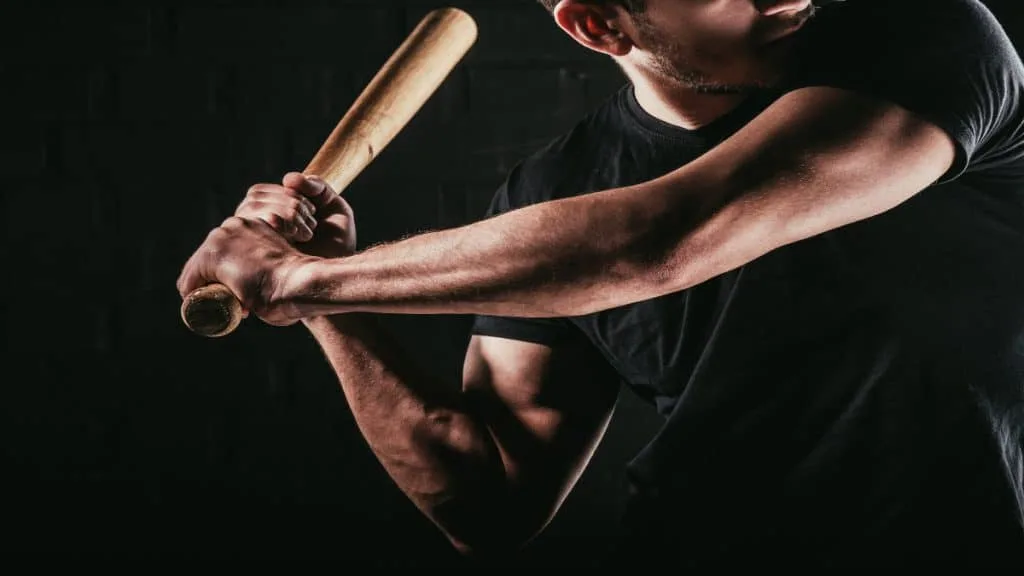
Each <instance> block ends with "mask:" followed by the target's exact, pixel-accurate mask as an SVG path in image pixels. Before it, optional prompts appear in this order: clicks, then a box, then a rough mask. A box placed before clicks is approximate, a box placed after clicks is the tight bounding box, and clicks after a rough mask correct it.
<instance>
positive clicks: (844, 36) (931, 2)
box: [808, 0, 1016, 61]
mask: <svg viewBox="0 0 1024 576" xmlns="http://www.w3.org/2000/svg"><path fill="white" fill-rule="evenodd" d="M808 32H809V33H808V36H809V38H810V41H811V42H812V43H814V44H817V45H821V46H825V47H827V48H829V49H830V50H832V51H833V52H832V53H833V54H834V53H835V52H849V53H855V54H871V53H876V54H881V53H885V54H886V55H888V56H890V57H892V56H898V54H893V53H892V52H890V51H889V49H891V48H892V47H893V46H901V47H909V46H916V47H919V48H920V49H921V50H931V51H935V52H956V53H960V54H968V53H971V54H973V55H975V56H976V57H977V58H981V59H986V60H990V61H991V60H997V61H1006V60H1014V59H1016V50H1015V48H1014V46H1013V43H1012V42H1011V40H1010V39H1009V38H1008V36H1007V35H1006V32H1005V30H1004V29H1003V27H1002V25H1001V23H1000V22H999V21H998V19H997V18H996V17H995V15H994V14H993V13H992V12H991V11H990V10H989V9H988V8H987V7H986V6H985V5H984V4H983V3H982V2H980V1H979V0H898V1H893V0H838V1H833V2H828V3H825V5H824V6H823V7H822V8H821V9H820V10H819V11H818V13H817V15H816V16H815V18H814V19H813V20H812V21H811V22H810V23H809V26H808ZM915 52H917V51H911V53H915ZM828 55H829V53H826V56H828Z"/></svg>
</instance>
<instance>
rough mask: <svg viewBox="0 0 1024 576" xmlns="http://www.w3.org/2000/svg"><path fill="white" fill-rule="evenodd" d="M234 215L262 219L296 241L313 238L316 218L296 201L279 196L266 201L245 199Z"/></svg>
mask: <svg viewBox="0 0 1024 576" xmlns="http://www.w3.org/2000/svg"><path fill="white" fill-rule="evenodd" d="M235 216H238V217H239V218H245V219H248V220H262V221H264V222H266V223H267V224H269V225H270V227H271V228H273V229H274V230H276V231H277V232H278V233H279V234H281V235H282V236H284V237H285V238H288V239H289V240H293V241H296V242H307V241H309V240H311V239H312V238H313V230H315V229H316V219H315V218H313V217H312V216H310V215H308V214H307V213H306V212H305V211H304V210H303V208H302V207H301V206H300V205H299V204H298V203H296V202H294V201H290V200H288V199H287V198H284V199H282V198H281V197H280V196H278V197H274V198H271V199H270V200H268V201H262V200H246V201H245V202H243V203H242V204H241V205H240V206H239V207H238V209H237V210H236V211H235Z"/></svg>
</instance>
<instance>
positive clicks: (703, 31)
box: [691, 0, 759, 54]
mask: <svg viewBox="0 0 1024 576" xmlns="http://www.w3.org/2000/svg"><path fill="white" fill-rule="evenodd" d="M758 18H759V15H758V13H757V11H756V10H755V9H754V6H753V3H752V2H750V1H749V0H741V1H726V2H715V3H712V4H709V5H706V6H705V10H703V11H701V13H700V14H695V15H694V19H693V20H692V21H691V24H692V26H691V28H692V32H691V34H692V37H693V44H694V46H696V47H699V49H700V50H701V51H702V52H706V53H708V54H735V53H736V52H737V51H742V50H746V49H748V48H749V47H750V45H751V44H752V39H753V37H754V35H755V34H754V32H755V29H756V27H757V21H758Z"/></svg>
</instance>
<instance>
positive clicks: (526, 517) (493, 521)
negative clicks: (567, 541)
mask: <svg viewBox="0 0 1024 576" xmlns="http://www.w3.org/2000/svg"><path fill="white" fill-rule="evenodd" d="M502 501H504V499H502ZM463 510H464V511H465V512H466V513H464V514H458V513H455V511H454V510H451V509H449V510H447V511H446V510H441V509H438V510H435V513H434V514H433V516H434V519H435V522H436V523H437V525H438V526H439V527H440V528H441V530H442V532H443V533H444V535H445V536H446V537H447V539H448V541H449V542H450V543H451V544H452V546H453V547H454V548H455V550H456V551H457V552H458V553H459V554H461V555H462V556H463V557H466V558H469V559H474V560H484V559H502V558H508V557H510V556H513V555H515V554H517V553H518V552H520V551H521V550H522V549H523V548H525V547H526V546H527V545H528V544H529V543H530V542H531V541H533V539H534V538H536V537H537V536H538V535H539V534H540V533H541V532H543V530H544V528H545V527H546V526H547V524H548V522H549V521H550V517H549V516H550V515H545V516H544V517H543V518H540V517H538V516H537V515H536V514H526V513H524V511H523V510H513V506H510V505H504V504H496V503H493V501H492V503H490V504H489V505H480V504H479V503H476V504H473V505H471V506H467V507H465V508H463Z"/></svg>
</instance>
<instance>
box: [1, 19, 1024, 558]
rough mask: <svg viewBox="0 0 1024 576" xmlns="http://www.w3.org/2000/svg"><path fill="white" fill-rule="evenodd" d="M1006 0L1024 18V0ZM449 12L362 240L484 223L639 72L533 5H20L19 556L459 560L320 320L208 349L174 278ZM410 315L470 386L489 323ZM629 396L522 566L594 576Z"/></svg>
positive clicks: (15, 547) (618, 491)
mask: <svg viewBox="0 0 1024 576" xmlns="http://www.w3.org/2000/svg"><path fill="white" fill-rule="evenodd" d="M681 1H682V0H681ZM988 4H989V5H990V7H991V8H992V9H993V10H994V11H995V12H996V14H997V16H999V17H1000V18H1001V19H1002V21H1003V23H1004V26H1006V28H1007V29H1008V30H1009V31H1010V32H1011V35H1012V36H1014V37H1020V35H1021V34H1022V33H1024V17H1022V15H1021V14H1020V12H1021V9H1020V7H1019V6H1018V4H1019V0H998V1H992V2H989V3H988ZM441 5H453V6H458V7H461V8H463V9H465V10H467V11H468V12H469V13H470V14H472V15H473V16H474V17H475V18H476V20H477V23H478V25H479V29H480V37H479V41H478V42H477V44H476V45H475V46H474V48H473V49H472V51H471V52H470V54H469V55H468V57H467V58H466V59H465V60H464V61H463V63H462V64H460V66H459V67H458V68H457V69H456V71H455V72H454V73H453V74H452V76H451V77H450V78H449V79H448V81H446V82H445V84H444V85H443V86H442V87H441V89H440V90H439V91H438V93H437V94H436V95H435V96H434V97H433V98H431V100H430V101H429V102H428V103H427V105H426V106H425V107H424V109H423V110H422V111H421V113H420V114H419V115H417V117H416V118H415V119H414V120H413V121H412V122H411V123H410V125H409V126H408V127H407V128H406V129H405V130H404V131H403V132H402V133H401V134H400V135H399V136H398V137H397V138H396V139H395V141H394V142H393V143H392V144H391V145H390V146H389V147H388V148H387V149H386V150H385V151H384V153H383V154H382V155H381V156H380V158H379V159H378V160H377V161H376V162H375V163H374V164H372V165H371V166H370V167H369V168H368V169H367V170H366V171H365V172H364V173H363V174H362V175H361V176H360V177H359V178H358V180H357V181H356V182H354V183H353V184H352V186H351V187H350V188H349V189H348V191H347V192H346V196H347V197H348V199H349V201H350V202H351V204H352V205H353V207H354V208H355V211H356V214H357V221H358V225H359V226H358V228H359V232H360V244H361V245H362V246H364V247H365V246H368V245H372V244H374V243H378V242H381V241H388V240H394V239H398V238H400V237H402V236H405V235H408V234H411V233H415V232H417V231H423V230H429V229H436V228H444V227H452V226H457V225H460V224H464V223H468V222H470V221H472V220H475V219H477V218H479V217H480V216H481V215H482V214H483V211H484V209H485V208H486V206H487V204H488V202H489V200H490V198H491V195H492V193H493V191H494V189H495V188H496V187H497V186H498V185H499V184H500V182H501V181H502V179H503V178H504V175H505V173H506V172H507V170H508V169H509V168H511V167H512V166H513V165H514V164H515V162H517V161H518V160H519V159H520V158H522V157H523V156H524V155H526V154H527V153H529V152H531V151H532V150H534V149H535V148H537V147H538V146H540V145H541V144H543V143H544V142H545V141H547V140H548V139H549V138H551V137H553V136H555V135H557V134H559V133H561V132H563V131H564V130H565V129H567V128H568V127H570V126H571V125H572V123H573V122H574V121H575V120H576V119H578V118H579V117H580V116H581V115H582V114H584V113H585V112H586V111H587V110H589V109H590V108H591V107H593V106H594V105H596V104H597V103H599V102H600V101H601V100H603V99H604V98H605V97H606V96H607V95H608V94H610V93H611V92H612V91H613V90H615V89H616V88H617V87H619V86H621V85H622V83H623V82H624V78H623V76H622V74H621V72H620V71H619V70H618V69H617V68H616V67H615V66H614V65H613V64H612V63H611V62H610V61H609V60H607V59H605V58H602V57H599V56H597V55H594V54H591V53H589V52H587V51H586V50H585V49H583V48H581V47H579V46H578V45H576V44H575V43H574V42H572V40H570V39H569V38H568V37H566V36H565V35H564V34H563V33H562V32H561V31H560V30H558V29H557V28H556V27H555V26H554V24H553V23H552V22H551V21H550V17H549V16H548V14H547V13H546V12H544V10H543V9H542V8H540V7H539V6H538V5H537V4H536V3H534V2H532V1H531V0H476V1H455V2H450V3H447V4H445V3H442V2H433V1H427V0H361V1H360V0H334V1H312V0H293V1H283V0H281V1H262V2H257V1H249V2H241V1H218V2H184V1H178V2H172V1H156V0H146V1H140V2H120V3H116V2H106V3H100V2H81V3H77V4H70V3H58V2H52V1H37V2H4V3H3V7H2V8H0V38H2V40H0V42H2V45H0V46H2V48H3V52H2V57H0V75H2V78H3V81H2V85H0V90H2V94H0V102H2V103H3V110H4V117H5V119H4V124H3V131H2V133H3V138H4V149H3V154H2V155H0V176H2V180H0V182H2V183H3V195H2V198H3V204H2V207H0V208H2V213H3V217H4V232H5V236H4V239H5V242H4V244H3V248H2V253H3V257H4V267H3V272H4V281H3V282H2V285H3V290H4V296H5V297H4V298H3V299H2V306H3V310H2V312H3V314H4V318H5V328H6V330H5V333H6V339H5V346H4V357H5V362H4V364H5V366H6V368H7V369H6V370H5V371H4V372H3V375H2V378H3V385H2V386H0V406H2V409H3V412H2V414H0V417H2V426H3V442H2V446H0V448H2V450H3V452H2V461H0V466H2V470H0V473H2V479H3V485H4V488H3V492H2V494H3V498H2V500H0V513H2V514H0V517H2V518H3V520H2V526H3V527H4V533H5V534H6V536H4V537H3V539H2V540H0V541H2V544H0V551H2V552H3V553H5V555H11V554H25V555H27V556H30V557H32V558H34V559H35V560H37V561H44V562H45V561H52V560H58V561H59V560H66V559H71V558H74V559H76V560H78V561H79V562H81V561H83V560H101V561H119V560H124V559H128V558H131V559H135V560H141V561H148V562H151V563H161V562H168V561H177V560H186V561H191V560H199V559H204V560H208V559H210V558H218V559H227V560H232V561H234V560H238V561H245V560H251V559H264V558H272V557H273V558H277V557H285V558H291V559H300V560H301V559H310V558H322V559H326V560H328V561H329V562H336V563H337V564H336V566H352V565H358V566H363V567H379V568H396V567H423V566H437V567H443V566H453V565H455V564H456V563H458V562H460V559H459V558H458V557H457V556H456V555H455V554H454V553H453V552H452V550H451V549H450V547H449V545H448V544H447V542H446V541H445V540H444V539H443V538H442V537H441V536H440V533H439V532H438V531H437V530H436V529H435V528H434V527H433V526H432V525H431V524H430V523H429V521H427V520H426V519H425V518H423V517H422V516H421V515H420V514H419V512H418V511H417V510H416V509H415V508H414V507H413V506H412V505H411V504H410V503H409V502H408V501H407V500H406V499H405V497H404V496H403V495H402V494H401V493H400V492H399V491H398V489H397V488H396V487H395V486H394V485H393V484H392V483H391V481H390V479H389V478H388V477H387V475H386V474H385V473H384V471H383V469H382V468H381V467H380V465H379V464H378V463H377V461H376V460H375V459H374V458H373V455H372V454H371V453H370V452H369V450H368V449H367V447H366V445H365V443H364V441H363V439H362V438H361V436H360V435H359V433H358V431H357V430H356V428H355V426H354V423H353V420H352V417H351V414H350V413H349V412H348V409H347V406H346V404H345V402H344V398H343V397H342V395H341V392H340V390H339V388H338V386H337V384H336V381H335V379H334V376H333V374H332V373H331V371H330V369H329V367H328V366H327V364H326V362H325V361H324V360H323V358H322V356H321V353H320V350H319V348H318V347H317V345H316V343H315V342H314V341H313V340H312V339H311V338H310V337H309V336H308V334H307V333H306V332H305V331H304V330H303V329H302V328H301V327H292V328H285V329H281V328H270V327H267V326H264V325H262V324H260V323H259V322H258V321H248V322H247V323H245V324H244V325H243V327H242V328H241V329H240V330H239V331H238V332H237V333H236V334H234V335H232V336H231V337H229V338H225V339H220V340H207V339H202V338H199V337H197V336H194V335H192V334H190V333H189V332H187V331H186V329H185V328H184V327H183V326H182V324H181V321H180V318H179V316H178V307H179V304H180V300H179V298H178V295H177V293H176V292H175V289H174V280H175V278H176V277H177V274H178V272H179V270H180V268H181V265H182V264H183V263H184V261H185V259H186V258H187V257H188V255H189V254H190V253H191V251H192V250H193V249H194V248H195V247H196V246H197V245H198V243H199V242H200V241H201V240H202V238H203V237H204V236H205V234H206V233H207V232H208V231H209V229H211V228H212V227H214V226H215V225H217V224H218V223H219V222H220V221H221V220H223V219H224V218H225V217H226V216H228V215H229V214H230V213H231V211H232V210H233V209H234V207H235V205H236V204H237V203H238V202H239V201H240V200H241V197H242V195H243V194H244V191H245V189H246V188H247V187H248V186H249V185H250V184H253V183H256V182H263V181H269V182H276V181H279V179H280V177H281V176H282V175H283V174H284V173H285V172H287V171H289V170H301V169H302V168H303V167H304V166H305V164H306V163H307V162H308V161H309V159H310V158H312V155H313V153H314V152H315V151H316V149H317V148H318V147H319V144H320V143H321V142H322V141H323V139H324V138H325V137H326V135H327V133H328V132H329V131H330V130H331V128H333V126H334V124H335V123H336V122H337V120H338V119H339V118H340V117H341V115H342V114H343V113H344V111H345V110H346V109H347V108H348V106H349V105H350V104H351V103H352V101H353V100H354V99H355V98H356V96H357V95H358V94H359V92H360V91H361V90H362V88H363V87H364V86H365V85H366V84H367V83H368V82H369V80H370V79H371V78H372V76H373V75H374V73H375V72H376V71H377V69H378V68H379V67H380V66H381V64H382V63H383V62H384V61H385V60H386V59H387V57H388V55H390V53H391V52H392V51H393V50H394V48H395V47H397V46H398V44H399V43H400V42H401V41H402V40H403V39H404V38H405V37H406V35H407V34H408V33H409V31H410V30H411V29H412V28H413V26H415V24H416V23H417V22H418V21H419V19H420V18H421V17H422V16H423V15H424V14H425V13H426V12H427V11H428V10H430V9H432V8H436V7H439V6H441ZM922 20H923V24H922V25H926V23H927V14H926V13H923V14H922ZM1018 31H1020V32H1018ZM869 37H870V33H869V31H866V35H865V41H869ZM387 322H388V324H389V326H390V327H391V329H392V330H393V331H394V332H395V334H396V335H397V336H398V337H399V339H400V340H401V342H402V344H403V346H404V347H405V348H406V349H407V351H408V352H409V353H410V354H412V355H413V356H414V357H415V358H416V359H417V360H418V362H419V363H420V365H421V366H422V368H423V370H424V371H426V372H428V373H430V374H432V375H435V376H439V377H441V378H443V379H444V381H445V382H449V383H451V385H453V386H457V385H458V382H459V372H460V369H461V362H462V354H463V352H464V348H465V344H466V342H467V341H468V332H467V331H468V326H469V324H468V322H469V319H468V318H465V317H451V316H448V317H432V316H415V317H389V318H388V319H387ZM622 400H623V401H622V403H620V407H619V409H618V411H617V413H616V416H615V418H614V419H613V423H612V426H611V428H610V430H609V432H608V435H607V436H606V440H605V442H604V444H603V445H602V446H601V448H600V449H599V450H598V453H597V455H596V456H595V459H594V461H593V463H592V465H591V467H590V468H589V469H588V470H587V471H586V473H585V474H584V475H583V477H582V479H581V480H580V483H579V484H578V487H577V489H576V491H574V492H573V494H572V495H571V496H570V497H569V499H568V500H567V502H566V504H565V506H564V507H563V509H562V512H561V513H560V515H559V516H558V517H557V518H556V520H555V521H554V522H553V523H552V525H551V526H550V527H549V529H548V530H547V531H546V532H545V533H544V534H543V535H542V536H541V537H540V538H538V539H537V541H536V542H535V543H534V544H533V545H532V546H530V548H529V549H528V550H526V551H524V553H523V555H522V558H521V559H520V561H519V562H520V564H522V565H523V566H524V567H529V566H531V565H539V564H540V562H541V561H549V560H557V561H559V562H565V563H572V564H574V565H577V566H581V567H585V566H590V565H595V564H596V563H597V562H598V560H599V559H600V557H601V554H602V552H603V551H604V550H605V549H606V547H607V545H608V544H609V538H610V535H611V532H612V530H613V528H614V519H615V515H616V514H617V512H618V510H619V506H620V503H621V495H622V481H623V476H622V471H621V466H622V464H623V463H624V462H625V461H626V460H628V458H629V457H630V455H631V454H632V453H633V452H634V451H635V450H636V449H638V448H639V447H640V446H641V445H642V443H643V442H644V440H645V439H646V438H648V437H649V435H650V434H651V433H653V431H654V429H655V427H656V425H657V418H656V416H654V415H653V414H652V413H651V412H650V410H649V409H647V408H646V407H644V406H641V405H640V404H639V403H638V402H637V400H636V399H635V398H634V397H632V396H631V395H630V394H629V393H623V396H622ZM328 566H329V567H333V566H331V565H328Z"/></svg>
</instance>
